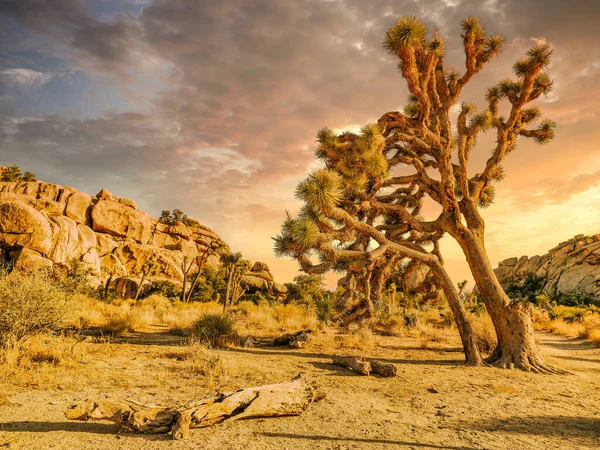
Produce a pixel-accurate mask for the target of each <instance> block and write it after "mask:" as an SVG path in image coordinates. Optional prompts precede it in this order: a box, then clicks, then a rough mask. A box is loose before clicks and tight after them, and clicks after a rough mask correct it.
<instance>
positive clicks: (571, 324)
mask: <svg viewBox="0 0 600 450" xmlns="http://www.w3.org/2000/svg"><path fill="white" fill-rule="evenodd" d="M577 310H579V308H573V307H566V306H562V307H561V306H559V307H556V308H554V311H553V313H554V314H550V315H549V314H548V313H547V312H545V311H544V312H542V311H535V312H534V315H533V320H534V327H535V329H536V330H543V331H550V332H551V333H556V334H561V335H563V336H569V337H578V338H581V339H587V340H589V341H591V342H593V343H594V344H595V345H596V346H598V347H600V317H598V316H597V315H592V314H587V315H585V316H582V317H581V321H580V322H576V321H572V320H570V318H571V317H572V314H573V313H574V312H576V311H577ZM550 317H552V318H550Z"/></svg>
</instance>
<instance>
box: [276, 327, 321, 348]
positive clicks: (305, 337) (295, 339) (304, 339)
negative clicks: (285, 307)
mask: <svg viewBox="0 0 600 450" xmlns="http://www.w3.org/2000/svg"><path fill="white" fill-rule="evenodd" d="M310 333H312V331H311V330H302V331H298V332H296V333H289V334H284V335H283V336H280V337H278V338H276V339H275V340H274V341H273V347H281V346H284V345H287V346H288V347H290V348H302V347H304V346H305V345H306V344H307V343H308V341H310Z"/></svg>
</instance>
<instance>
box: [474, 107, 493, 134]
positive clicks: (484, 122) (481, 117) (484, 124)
mask: <svg viewBox="0 0 600 450" xmlns="http://www.w3.org/2000/svg"><path fill="white" fill-rule="evenodd" d="M492 122H493V117H492V115H491V114H490V112H489V111H488V110H487V109H486V110H485V111H482V112H480V113H477V114H475V115H473V116H472V117H471V119H470V120H469V127H470V128H471V129H475V128H477V129H479V130H481V131H483V132H484V133H485V132H487V131H488V130H489V129H490V128H491V126H492Z"/></svg>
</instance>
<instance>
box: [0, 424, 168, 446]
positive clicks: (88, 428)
mask: <svg viewBox="0 0 600 450" xmlns="http://www.w3.org/2000/svg"><path fill="white" fill-rule="evenodd" d="M0 431H2V432H7V433H10V432H13V433H14V432H20V433H51V432H55V431H68V432H73V433H91V434H103V435H115V436H116V435H122V436H128V437H129V436H131V437H142V438H144V439H147V440H151V441H160V440H166V439H168V440H171V439H172V438H171V437H170V436H168V435H166V434H137V433H129V432H124V431H123V429H122V428H121V427H120V426H118V425H115V424H112V423H101V422H39V421H32V420H27V421H19V422H1V423H0Z"/></svg>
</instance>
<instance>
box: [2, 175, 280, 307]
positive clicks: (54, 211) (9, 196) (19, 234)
mask: <svg viewBox="0 0 600 450" xmlns="http://www.w3.org/2000/svg"><path fill="white" fill-rule="evenodd" d="M4 169H5V168H4V167H0V174H1V173H2V171H3V170H4ZM213 240H218V241H221V238H220V237H219V236H218V235H217V233H215V232H214V231H213V230H211V229H210V228H208V227H205V226H203V225H201V224H200V222H197V221H188V225H184V224H183V223H181V222H177V223H176V224H175V225H166V224H164V223H161V222H159V221H158V220H157V219H154V218H152V217H150V216H149V215H148V214H146V213H145V212H143V211H140V210H139V209H138V207H137V205H136V203H135V202H134V201H133V200H129V199H126V198H119V197H116V196H114V195H112V194H111V193H110V192H109V191H108V190H106V189H103V190H101V191H100V192H99V193H98V194H97V195H96V196H91V195H89V194H86V193H84V192H80V191H78V190H77V189H74V188H72V187H67V186H60V185H57V184H52V183H45V182H41V181H30V182H0V260H4V261H8V262H11V263H12V264H13V270H15V271H21V272H28V271H32V270H36V269H40V268H44V267H48V268H52V267H60V268H64V269H65V270H68V268H69V267H70V265H71V261H73V260H75V261H81V263H83V264H85V265H87V266H88V267H89V268H90V269H91V271H92V273H93V277H94V279H93V281H95V282H96V283H98V284H100V283H105V282H106V281H107V280H108V278H109V276H110V275H109V274H113V280H114V281H113V283H114V287H115V288H116V289H117V292H119V293H120V294H121V295H122V296H124V297H127V296H130V295H131V293H132V292H134V291H135V287H136V286H137V283H138V280H137V276H138V275H139V273H140V271H141V267H142V265H143V264H144V262H146V261H154V262H156V263H157V265H158V271H157V274H156V276H155V277H153V278H151V280H152V279H155V280H156V279H162V280H171V281H175V282H180V281H182V279H183V273H182V269H181V266H182V262H183V258H184V257H185V256H188V257H190V258H194V257H195V256H196V255H197V254H198V252H203V251H204V250H205V249H206V248H207V246H208V245H209V244H210V242H211V241H213ZM208 265H212V266H213V267H215V266H218V265H219V260H218V258H216V257H214V256H213V257H211V258H210V259H209V261H208ZM244 281H245V282H246V284H247V285H248V286H251V287H253V288H255V289H259V290H262V291H268V292H270V293H272V294H276V295H279V294H283V293H285V287H284V286H282V285H281V284H279V283H276V282H275V281H274V279H273V276H272V274H271V272H270V271H269V268H268V266H267V265H266V264H264V263H261V262H257V263H255V264H254V266H253V267H252V269H251V271H250V272H249V273H248V275H247V276H246V277H245V280H244Z"/></svg>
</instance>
